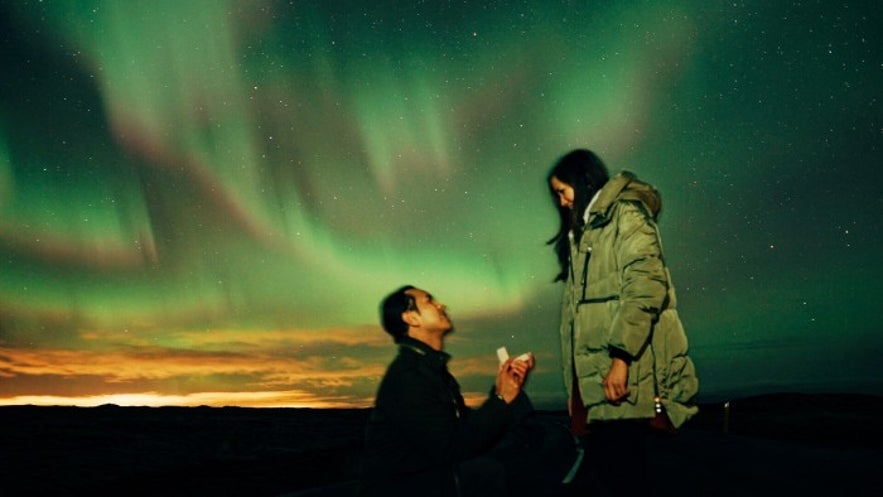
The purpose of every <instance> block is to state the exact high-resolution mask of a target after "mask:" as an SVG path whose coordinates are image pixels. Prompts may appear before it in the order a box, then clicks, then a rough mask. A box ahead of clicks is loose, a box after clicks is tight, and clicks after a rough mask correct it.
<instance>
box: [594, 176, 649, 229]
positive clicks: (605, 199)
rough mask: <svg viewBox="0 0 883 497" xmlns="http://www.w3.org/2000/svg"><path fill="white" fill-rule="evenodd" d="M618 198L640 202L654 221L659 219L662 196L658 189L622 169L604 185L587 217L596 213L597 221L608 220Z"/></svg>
mask: <svg viewBox="0 0 883 497" xmlns="http://www.w3.org/2000/svg"><path fill="white" fill-rule="evenodd" d="M620 200H625V201H631V202H639V203H641V204H642V205H643V206H644V209H645V210H646V211H647V212H648V213H650V215H651V217H652V218H653V220H654V221H656V220H657V219H659V214H660V213H661V212H662V196H661V195H660V194H659V191H658V190H656V188H654V187H653V186H651V185H649V184H647V183H644V182H643V181H641V180H639V179H638V178H637V176H635V174H634V173H632V172H630V171H622V172H620V173H618V174H617V175H616V176H614V177H613V178H610V180H609V181H608V182H607V184H606V185H604V188H603V189H602V190H601V194H600V195H599V196H598V199H597V200H595V203H594V204H593V205H592V209H591V210H590V211H589V217H590V218H591V217H592V216H594V215H597V216H598V217H597V218H596V219H597V220H598V221H609V220H610V215H611V207H612V206H613V204H614V203H615V202H617V201H620Z"/></svg>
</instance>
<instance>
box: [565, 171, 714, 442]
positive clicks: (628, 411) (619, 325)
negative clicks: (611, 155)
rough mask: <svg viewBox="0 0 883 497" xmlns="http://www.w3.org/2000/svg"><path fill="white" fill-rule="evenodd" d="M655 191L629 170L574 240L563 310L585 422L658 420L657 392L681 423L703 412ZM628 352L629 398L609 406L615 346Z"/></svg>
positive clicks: (568, 366)
mask: <svg viewBox="0 0 883 497" xmlns="http://www.w3.org/2000/svg"><path fill="white" fill-rule="evenodd" d="M661 205H662V204H661V199H660V197H659V194H658V193H657V192H656V190H655V189H654V188H653V187H652V186H650V185H648V184H646V183H643V182H641V181H639V180H638V179H637V178H636V177H635V175H634V174H632V173H630V172H627V171H623V172H621V173H619V174H617V175H616V176H614V177H613V178H611V179H610V180H609V181H608V182H607V184H605V185H604V187H603V188H602V189H601V192H600V193H599V195H598V198H597V199H595V202H594V203H593V204H592V206H591V208H590V211H589V216H588V221H587V223H586V228H585V231H584V233H583V235H582V237H581V238H580V240H579V241H578V243H577V242H573V243H571V259H570V260H571V270H570V275H569V277H568V279H567V281H566V283H565V285H566V286H565V293H564V299H563V306H562V320H561V330H560V332H561V347H562V352H563V356H562V357H563V361H562V365H563V373H564V382H565V385H566V386H567V392H568V394H572V391H573V390H572V389H573V376H572V374H573V373H572V368H573V367H574V366H575V368H576V378H577V381H578V382H579V389H580V394H581V396H582V399H583V402H584V403H585V405H586V408H587V409H588V418H587V420H586V421H587V422H588V423H591V422H593V421H601V420H616V419H629V418H652V417H653V416H654V413H655V411H654V396H655V395H656V393H657V392H658V394H659V396H660V397H661V398H662V404H663V405H664V406H665V408H666V410H667V412H668V415H669V418H670V419H671V421H672V423H673V424H674V425H675V427H679V426H681V425H682V424H683V423H684V422H685V421H686V420H687V419H689V418H690V416H692V415H694V414H695V413H696V412H697V410H698V409H697V408H696V406H695V405H693V400H694V397H695V396H696V393H697V392H698V389H699V381H698V379H697V377H696V370H695V367H694V365H693V362H692V361H691V360H690V358H689V357H688V356H687V337H686V334H685V332H684V328H683V326H682V324H681V320H680V318H679V317H678V313H677V309H676V299H675V291H674V286H672V284H671V278H670V275H669V271H668V268H667V267H666V266H665V263H664V260H663V256H662V245H661V242H660V238H659V231H658V228H657V225H656V218H657V216H658V214H659V211H660V209H661ZM611 347H614V348H617V349H619V350H621V351H624V352H626V353H627V354H629V355H630V356H631V357H632V358H633V360H632V362H631V364H630V365H629V377H628V382H629V390H630V391H631V393H630V395H629V396H628V397H627V398H626V399H625V400H624V401H622V402H621V403H620V404H618V405H614V404H611V403H609V402H607V400H606V399H605V397H604V390H603V387H602V385H601V382H602V381H603V379H604V377H605V376H606V375H607V372H608V370H609V369H610V364H611V357H610V348H611Z"/></svg>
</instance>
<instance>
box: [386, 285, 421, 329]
mask: <svg viewBox="0 0 883 497" xmlns="http://www.w3.org/2000/svg"><path fill="white" fill-rule="evenodd" d="M413 289H414V286H413V285H405V286H403V287H401V288H399V289H398V290H396V291H394V292H392V293H390V294H389V295H387V296H386V298H385V299H383V302H382V303H381V304H380V323H381V324H382V325H383V329H384V330H386V332H387V333H389V334H390V335H391V336H392V339H393V341H394V342H398V341H399V340H400V339H401V338H404V336H405V335H407V334H408V323H406V322H405V321H404V320H403V319H402V314H403V313H404V312H406V311H408V310H411V309H414V308H415V302H414V296H412V295H409V294H408V293H406V292H407V291H408V290H413Z"/></svg>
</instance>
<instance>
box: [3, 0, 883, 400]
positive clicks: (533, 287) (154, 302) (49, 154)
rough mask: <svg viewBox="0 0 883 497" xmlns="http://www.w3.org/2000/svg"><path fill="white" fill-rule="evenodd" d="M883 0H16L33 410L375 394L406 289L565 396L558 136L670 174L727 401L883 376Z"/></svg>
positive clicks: (11, 325)
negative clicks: (389, 330) (382, 322)
mask: <svg viewBox="0 0 883 497" xmlns="http://www.w3.org/2000/svg"><path fill="white" fill-rule="evenodd" d="M881 25H883V4H881V3H880V2H877V1H866V2H850V1H847V2H827V1H823V0H818V1H787V2H767V1H762V0H757V1H732V0H731V1H728V2H722V1H716V0H711V1H708V0H682V1H671V2H650V1H646V2H645V1H585V2H578V1H535V2H534V1H512V2H497V1H493V0H489V1H482V2H478V1H476V2H472V1H426V2H422V1H421V2H415V1H410V2H405V1H402V2H399V1H390V0H379V1H375V2H362V1H335V2H324V1H291V2H282V1H269V0H254V1H244V0H242V1H233V0H228V1H223V0H217V1H201V0H194V1H188V2H180V1H177V0H157V1H151V2H123V1H113V0H104V1H101V0H91V1H86V0H67V1H63V0H54V1H48V0H47V1H11V0H3V1H2V2H0V405H9V404H38V405H80V406H93V405H101V404H105V403H115V404H119V405H154V406H155V405H182V406H187V405H194V406H195V405H212V406H222V405H237V406H246V407H251V406H254V407H270V406H274V407H276V406H289V407H319V408H322V407H367V406H369V405H371V402H372V400H373V395H374V391H375V389H376V386H377V383H378V381H379V379H380V377H381V375H382V374H383V371H384V370H385V367H386V365H387V364H388V362H389V360H391V358H392V357H393V355H394V352H395V349H394V346H393V344H392V343H391V341H390V339H389V338H388V336H387V335H386V334H385V333H384V332H383V331H382V330H381V329H380V327H379V325H378V310H377V309H378V303H379V302H380V300H381V299H382V298H383V297H384V296H385V295H386V294H387V293H388V292H389V291H391V290H393V289H395V288H397V287H398V286H400V285H402V284H406V283H407V284H413V285H416V286H418V287H421V288H424V289H426V290H428V291H430V292H431V293H433V294H434V295H435V296H436V297H437V298H438V299H439V300H440V301H442V302H444V303H446V304H447V305H448V306H449V313H450V315H451V317H452V319H453V320H454V322H455V326H456V329H455V331H454V333H453V334H451V335H450V336H449V337H448V340H447V342H446V350H447V351H448V352H449V353H451V354H452V355H453V356H454V359H453V360H452V362H451V365H450V367H451V370H452V372H453V373H454V374H455V375H456V376H457V377H458V378H459V380H460V383H461V384H462V386H463V390H464V392H465V393H466V396H467V398H468V399H469V400H470V401H471V402H475V401H477V400H479V399H480V398H481V397H482V396H483V395H484V394H485V393H486V391H487V389H488V388H489V387H490V385H491V382H492V377H493V374H494V372H495V368H496V355H495V350H496V348H497V347H499V346H501V345H505V346H506V347H507V348H508V349H509V351H510V352H511V353H512V354H513V355H514V354H517V353H521V352H524V351H527V350H529V351H532V352H534V354H535V355H536V357H537V369H536V370H535V371H534V373H533V376H532V377H531V379H530V381H529V383H528V392H529V393H530V394H531V396H532V397H533V398H534V400H535V403H536V404H538V405H539V406H548V407H553V408H554V407H558V408H563V407H564V398H565V393H564V387H563V382H562V380H561V373H560V350H559V348H558V347H559V346H558V335H557V333H558V332H557V327H558V322H559V321H558V320H559V302H560V297H561V292H562V290H563V287H562V285H561V284H560V283H553V282H552V279H553V277H554V275H555V273H556V264H555V258H554V256H553V253H552V250H551V247H549V246H548V245H546V244H545V242H546V241H547V240H548V239H549V238H551V236H552V235H554V233H555V231H556V228H557V217H556V212H555V209H554V207H553V203H552V200H551V198H550V195H549V192H548V190H547V187H546V185H545V176H546V173H547V172H548V170H549V168H550V167H551V166H552V164H553V163H554V161H555V160H556V159H557V158H558V157H560V156H561V155H562V154H563V153H565V152H567V151H569V150H571V149H573V148H590V149H592V150H594V151H596V152H597V153H598V154H599V155H600V156H601V157H602V158H603V159H604V160H605V162H606V163H607V165H608V167H609V169H610V170H611V172H614V173H615V172H617V171H619V170H621V169H628V170H630V171H633V172H635V173H636V174H638V176H639V177H640V178H642V179H644V180H645V181H647V182H649V183H652V184H654V185H655V186H656V187H657V188H658V189H659V190H660V191H661V193H662V196H663V202H664V203H663V205H664V206H663V214H662V218H661V221H660V226H661V231H662V237H663V242H664V244H665V256H666V260H667V262H668V264H669V266H670V269H671V271H672V276H673V280H674V284H675V286H676V288H677V291H678V298H679V308H680V313H681V317H682V319H683V322H684V325H685V327H686V330H687V334H688V337H689V340H690V347H691V349H690V353H691V356H692V357H693V359H694V361H695V363H696V366H697V370H698V373H699V376H700V382H701V386H700V388H701V393H700V398H699V400H705V401H712V400H716V399H723V398H730V397H732V396H740V395H751V394H757V393H765V392H770V391H808V392H819V391H825V392H871V393H878V394H883V373H881V372H880V369H879V368H878V367H877V366H876V364H877V363H878V362H879V358H880V355H881V353H883V333H881V329H880V327H881V325H880V324H879V322H878V321H877V319H878V318H879V314H880V313H879V308H880V302H881V297H883V264H880V262H879V257H878V253H879V250H880V241H881V240H883V232H881V228H883V221H881V216H880V212H881V211H883V195H881V193H880V185H881V177H883V173H881V172H879V168H880V166H881V164H883V161H881V145H883V140H881V138H883V115H881V102H880V99H881V91H880V89H881V88H883V56H881V47H883V40H881V34H880V33H881V31H880V29H879V27H880V26H881Z"/></svg>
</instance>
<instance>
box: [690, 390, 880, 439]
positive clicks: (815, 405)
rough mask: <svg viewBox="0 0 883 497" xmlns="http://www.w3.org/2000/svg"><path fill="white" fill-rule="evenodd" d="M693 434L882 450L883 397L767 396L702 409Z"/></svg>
mask: <svg viewBox="0 0 883 497" xmlns="http://www.w3.org/2000/svg"><path fill="white" fill-rule="evenodd" d="M699 409H700V411H699V414H698V415H697V416H696V417H694V418H693V419H691V420H690V421H689V423H688V426H689V427H690V428H692V429H701V430H714V431H720V432H723V433H727V434H732V435H744V436H755V437H765V438H773V439H780V440H789V441H796V442H804V443H813V444H821V445H829V446H838V447H861V448H883V423H881V419H880V417H881V413H883V396H879V395H862V394H839V393H822V394H807V393H788V392H783V393H770V394H763V395H756V396H751V397H743V398H737V399H732V400H730V401H726V402H716V403H708V404H700V406H699Z"/></svg>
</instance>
